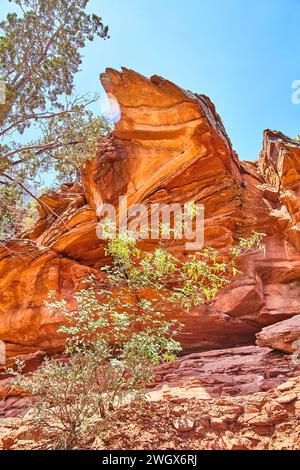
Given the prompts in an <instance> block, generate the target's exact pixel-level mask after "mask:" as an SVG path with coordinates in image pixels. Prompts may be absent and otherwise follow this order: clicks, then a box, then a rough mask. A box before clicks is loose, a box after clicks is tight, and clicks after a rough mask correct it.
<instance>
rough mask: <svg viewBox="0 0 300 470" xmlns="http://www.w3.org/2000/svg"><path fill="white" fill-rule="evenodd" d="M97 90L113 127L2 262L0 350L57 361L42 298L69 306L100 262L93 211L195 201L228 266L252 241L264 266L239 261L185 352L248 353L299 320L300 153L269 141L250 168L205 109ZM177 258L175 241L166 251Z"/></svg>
mask: <svg viewBox="0 0 300 470" xmlns="http://www.w3.org/2000/svg"><path fill="white" fill-rule="evenodd" d="M101 81H102V83H103V85H104V88H105V90H106V91H107V93H108V96H109V98H110V100H111V103H112V107H113V111H114V115H115V118H116V120H117V121H118V122H117V123H116V126H115V130H114V132H112V133H111V134H110V135H109V136H107V137H103V138H102V139H101V141H100V146H99V153H98V155H97V157H95V158H94V159H92V160H90V159H89V160H88V161H87V162H86V163H85V164H84V166H83V168H82V181H81V184H78V183H76V184H74V185H64V186H63V187H62V188H61V191H60V192H57V193H54V192H51V193H49V194H47V195H45V196H43V198H42V203H43V207H42V208H41V213H40V220H39V222H38V223H37V225H36V227H35V228H34V229H33V230H32V231H31V232H30V233H27V234H25V235H23V238H22V239H18V240H15V241H11V242H9V243H8V244H7V245H6V246H3V247H2V248H1V251H0V273H1V276H0V340H2V341H5V342H6V343H7V350H8V352H9V355H10V356H13V355H18V354H25V355H26V354H29V353H32V352H37V351H39V350H40V351H42V352H55V351H58V350H59V349H60V348H61V347H62V346H63V341H64V339H63V337H62V336H61V335H58V334H57V333H56V329H57V326H58V325H59V324H60V323H61V318H57V317H53V315H51V314H50V313H49V312H48V311H47V309H46V307H45V305H44V301H45V300H46V299H47V296H48V292H49V291H50V290H56V291H57V292H58V293H59V294H60V295H62V296H64V297H66V298H67V299H71V298H72V295H73V293H74V292H75V291H76V290H78V289H79V288H80V285H81V281H82V279H83V278H85V277H87V276H88V275H89V274H90V273H91V272H93V273H95V274H99V267H100V266H102V265H103V263H104V261H105V257H104V245H103V243H102V241H101V240H100V239H99V238H98V237H97V234H96V226H97V223H98V218H97V211H98V210H99V208H101V206H102V204H104V203H113V204H114V205H115V207H116V210H117V211H118V212H119V213H122V211H123V208H122V207H119V206H118V201H119V197H120V196H127V201H128V206H129V207H131V206H132V205H133V204H137V203H143V204H145V205H146V206H147V207H149V206H150V205H151V204H152V203H166V204H169V203H180V204H183V203H185V202H186V201H191V200H193V201H195V202H197V203H199V204H203V205H204V209H205V245H206V246H213V247H216V248H218V249H219V250H221V252H222V253H224V254H226V253H227V252H228V250H229V248H230V247H231V245H232V244H233V243H234V242H236V241H237V240H238V238H239V237H241V236H249V234H250V233H251V231H252V230H253V229H255V230H256V231H259V232H264V233H265V234H266V240H265V242H266V254H265V255H263V254H259V255H253V256H250V257H248V258H247V259H246V260H244V261H243V264H242V265H241V270H242V271H243V274H242V275H241V276H239V277H238V278H236V279H235V281H234V282H233V283H232V284H231V285H230V286H229V287H228V288H226V289H225V290H224V291H223V292H222V293H221V294H220V296H219V297H218V299H217V301H216V302H215V303H214V304H212V305H210V306H209V307H207V308H206V307H199V308H197V309H195V310H194V311H193V312H191V313H190V314H188V315H187V314H184V313H183V312H180V311H178V312H177V313H176V315H177V317H178V318H179V319H180V321H183V322H184V323H185V328H184V331H183V333H182V337H181V340H182V343H183V346H184V348H185V350H190V351H192V350H202V351H203V350H208V349H218V348H227V347H234V346H243V345H249V344H254V342H255V334H256V333H258V332H259V331H260V330H261V329H262V328H263V327H266V326H269V325H272V324H274V323H277V322H280V321H283V320H286V319H289V318H291V317H293V316H294V315H297V314H299V313H300V301H299V298H300V283H299V275H300V253H299V250H300V237H299V233H300V232H299V230H300V225H299V223H300V215H299V214H300V212H299V210H300V145H299V144H297V143H296V142H294V141H292V140H290V139H288V138H286V137H285V136H283V135H282V134H280V133H277V132H271V131H266V132H265V134H264V142H263V150H262V152H261V155H260V158H259V161H258V162H239V160H238V157H237V155H236V153H235V152H234V151H233V149H232V145H231V142H230V140H229V138H228V136H227V134H226V131H225V129H224V126H223V124H222V121H221V118H220V117H219V116H218V114H217V113H216V110H215V107H214V105H213V104H212V103H211V101H210V100H209V98H207V97H205V96H203V95H197V94H193V93H191V92H189V91H185V90H183V89H181V88H179V87H177V86H176V85H174V84H173V83H171V82H169V81H168V80H165V79H163V78H161V77H157V76H154V77H152V78H151V79H147V78H145V77H143V76H141V75H139V74H137V73H135V72H133V71H130V70H126V69H123V71H122V72H117V71H115V70H112V69H108V70H107V71H106V72H105V73H104V74H102V75H101ZM172 250H174V252H175V253H176V254H177V255H178V256H184V255H185V254H186V249H185V244H184V240H178V241H177V242H176V243H175V244H174V245H173V247H172Z"/></svg>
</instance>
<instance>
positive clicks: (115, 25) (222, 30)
mask: <svg viewBox="0 0 300 470" xmlns="http://www.w3.org/2000/svg"><path fill="white" fill-rule="evenodd" d="M0 2H1V16H3V14H4V13H6V12H7V5H9V4H8V1H7V0H0ZM89 9H90V10H91V11H94V12H95V13H97V14H99V15H100V16H102V18H103V20H104V22H105V23H106V24H108V25H109V27H110V34H111V38H110V39H109V40H108V41H101V40H98V41H96V42H94V43H92V44H89V45H88V46H87V47H86V49H85V50H84V55H85V59H84V62H83V65H82V69H83V70H82V72H80V74H79V75H78V78H77V80H76V81H77V85H78V88H79V90H80V91H82V92H85V91H91V92H94V91H99V90H100V91H101V92H102V93H103V90H102V89H100V85H99V74H100V72H102V71H103V70H104V69H105V68H106V67H114V68H117V69H119V68H120V66H122V65H124V66H125V67H128V68H132V69H134V70H136V71H138V72H140V73H142V74H144V75H147V76H150V75H153V74H157V75H162V76H164V77H165V78H168V79H169V80H172V81H174V82H175V83H177V84H178V85H180V86H182V87H184V88H187V89H190V90H191V91H194V92H198V93H204V94H207V95H208V96H209V97H210V98H211V99H212V100H213V102H214V103H215V105H216V107H217V111H218V112H219V114H220V115H221V117H222V119H223V121H224V124H225V127H226V129H227V132H228V134H229V136H230V138H231V140H232V142H233V146H234V148H235V149H236V150H237V152H238V154H239V156H240V158H241V159H244V160H255V159H256V158H257V156H258V153H259V151H260V148H261V142H262V132H263V130H264V129H265V128H271V129H277V130H281V131H282V132H284V133H286V134H287V135H289V136H291V137H294V136H296V135H297V134H298V133H300V104H299V105H295V104H293V103H292V100H291V95H292V92H293V90H292V82H293V81H294V80H297V79H298V80H300V26H299V25H300V0H250V1H249V0H184V1H182V0H90V7H89ZM96 109H97V110H99V107H97V108H96Z"/></svg>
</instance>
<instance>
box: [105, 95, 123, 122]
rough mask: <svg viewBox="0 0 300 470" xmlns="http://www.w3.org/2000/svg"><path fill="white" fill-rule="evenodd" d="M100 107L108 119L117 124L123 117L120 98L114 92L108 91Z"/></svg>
mask: <svg viewBox="0 0 300 470" xmlns="http://www.w3.org/2000/svg"><path fill="white" fill-rule="evenodd" d="M100 109H101V114H102V116H103V117H104V118H105V119H107V120H108V121H111V122H113V123H114V124H117V123H118V122H119V121H120V119H121V107H120V105H119V103H118V100H117V99H116V97H115V96H114V95H113V94H112V93H107V95H105V96H104V97H102V98H101V100H100Z"/></svg>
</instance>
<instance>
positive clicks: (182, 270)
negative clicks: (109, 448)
mask: <svg viewBox="0 0 300 470" xmlns="http://www.w3.org/2000/svg"><path fill="white" fill-rule="evenodd" d="M262 237H263V235H262V234H257V233H253V235H252V237H251V238H249V239H247V240H246V239H243V240H241V241H240V243H239V245H237V246H235V247H234V249H233V258H232V260H231V261H230V262H227V263H226V262H225V261H224V260H223V261H222V260H221V259H220V256H219V254H218V252H217V251H215V250H212V249H204V250H203V251H202V252H201V253H196V254H195V255H191V256H189V259H188V260H186V261H182V260H179V259H178V258H176V257H175V256H173V255H171V254H170V253H169V252H168V251H166V250H165V249H163V248H162V247H159V248H157V249H155V250H154V251H153V252H150V253H149V252H144V251H142V250H141V249H140V248H138V241H137V240H136V239H134V238H133V237H131V236H130V234H128V233H122V234H121V233H119V234H118V235H117V236H116V237H115V238H113V239H110V238H108V239H107V255H109V256H110V257H111V259H112V263H111V264H109V265H107V266H105V267H104V268H103V270H104V271H105V272H106V274H107V278H108V281H109V285H110V286H111V288H110V289H109V290H106V289H105V288H104V287H103V284H100V285H99V282H98V281H97V278H96V276H91V277H90V278H89V279H87V280H85V281H84V284H85V285H84V288H83V289H82V290H81V291H80V292H78V293H77V294H76V295H75V300H76V306H75V308H73V309H71V308H70V307H69V305H68V304H67V302H66V300H64V299H62V300H58V299H57V295H56V293H55V292H52V293H50V299H49V301H48V302H47V306H48V308H49V309H50V310H51V311H52V312H58V313H59V314H60V315H62V316H63V317H64V320H65V325H64V326H63V327H61V328H60V332H62V333H63V334H64V335H65V336H66V356H65V358H64V359H60V360H55V359H47V360H46V361H45V363H44V365H43V366H42V367H40V368H39V369H38V370H36V371H35V372H33V373H31V374H28V375H26V376H23V375H22V374H20V368H19V371H18V372H14V374H15V375H17V381H18V385H19V386H21V387H22V388H23V389H25V390H27V391H28V392H29V393H30V394H31V395H32V396H33V397H34V400H35V402H34V408H33V419H34V421H35V423H36V424H37V425H39V426H42V427H43V429H44V430H45V432H46V436H47V437H48V439H49V442H50V445H51V446H52V447H56V448H69V449H70V448H74V447H76V446H80V445H81V443H82V442H83V436H84V434H85V431H86V427H87V426H88V423H89V420H90V419H91V418H92V417H93V416H95V415H98V416H100V417H101V418H102V420H103V422H104V423H107V422H108V421H109V419H111V417H112V416H113V413H114V411H115V410H117V409H118V408H119V407H120V406H122V405H123V404H125V403H131V402H133V401H134V402H136V400H138V399H142V398H143V396H144V391H145V388H146V387H147V385H149V384H150V383H151V381H153V367H154V366H155V365H157V364H159V363H162V362H165V361H171V360H173V359H174V358H175V357H176V354H177V353H178V352H180V350H181V346H180V344H179V342H178V341H177V340H176V336H177V335H178V333H179V331H180V329H181V326H182V325H180V324H179V323H178V322H177V321H176V320H174V319H173V318H172V309H173V308H175V307H176V308H178V307H180V308H184V309H185V310H190V309H191V308H193V307H194V306H197V305H199V304H200V303H203V302H207V301H211V300H212V299H213V298H214V297H215V296H216V295H217V293H218V292H219V290H220V288H222V287H223V286H224V285H226V284H227V283H228V282H229V280H230V278H231V277H232V276H233V275H236V274H237V272H238V271H237V269H236V267H235V260H236V258H237V257H239V256H241V255H243V254H246V253H250V252H254V251H256V250H262V249H263V245H262ZM115 286H117V288H118V290H117V291H116V290H115V289H114V287H115ZM19 366H20V364H19Z"/></svg>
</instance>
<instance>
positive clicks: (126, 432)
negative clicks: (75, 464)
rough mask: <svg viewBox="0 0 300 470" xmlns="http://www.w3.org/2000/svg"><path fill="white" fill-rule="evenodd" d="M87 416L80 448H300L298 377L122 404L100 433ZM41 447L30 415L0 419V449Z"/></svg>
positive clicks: (299, 387) (299, 391)
mask: <svg viewBox="0 0 300 470" xmlns="http://www.w3.org/2000/svg"><path fill="white" fill-rule="evenodd" d="M102 427H103V425H102V423H101V422H100V421H99V420H98V421H97V419H95V420H93V422H92V423H91V425H90V430H89V432H87V434H86V440H85V443H84V444H83V448H85V449H93V450H103V449H110V450H112V449H128V450H129V449H135V450H136V449H199V450H254V449H257V450H267V449H268V450H284V449H285V450H296V449H299V447H300V377H297V378H291V379H289V380H288V381H286V382H284V383H283V384H281V385H279V386H278V387H276V388H275V389H272V390H269V391H267V392H259V393H256V394H254V395H248V396H244V397H241V396H238V397H232V396H228V395H223V396H221V397H219V398H216V399H207V400H203V399H197V398H195V399H191V398H189V397H188V396H187V397H184V396H182V397H181V398H180V399H178V397H173V398H168V399H164V400H159V401H149V402H146V403H144V405H143V406H142V407H139V408H137V409H135V408H132V407H125V408H123V409H122V410H120V411H119V413H118V414H117V415H116V416H114V420H113V423H110V424H109V425H108V428H107V429H106V430H104V431H101V432H100V429H102ZM44 446H45V447H47V443H46V442H45V441H44V440H43V436H42V433H41V432H40V431H34V432H32V431H31V422H30V417H28V418H26V416H25V417H24V418H23V419H22V418H6V419H1V420H0V448H2V449H15V450H18V449H19V450H21V449H39V448H41V447H44Z"/></svg>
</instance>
